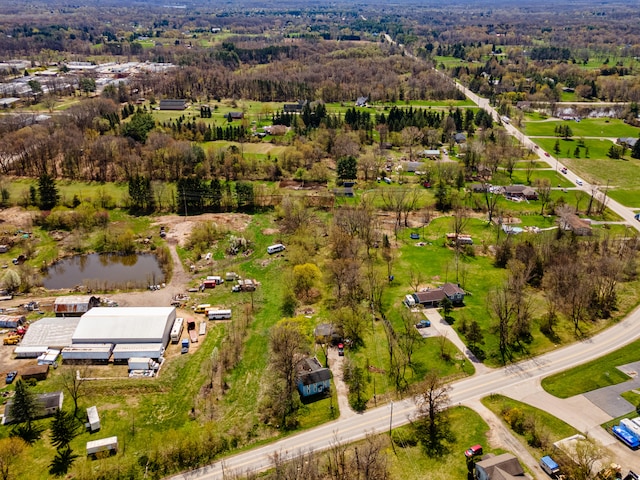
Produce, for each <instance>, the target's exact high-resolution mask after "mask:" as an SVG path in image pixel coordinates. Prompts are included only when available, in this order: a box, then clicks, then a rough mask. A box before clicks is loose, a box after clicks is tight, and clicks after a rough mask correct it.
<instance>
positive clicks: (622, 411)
mask: <svg viewBox="0 0 640 480" xmlns="http://www.w3.org/2000/svg"><path fill="white" fill-rule="evenodd" d="M618 369H619V370H620V371H622V372H624V373H626V374H627V375H629V376H631V377H632V380H628V381H626V382H623V383H619V384H617V385H611V386H610V387H604V388H599V389H598V390H593V391H591V392H587V393H585V394H584V397H585V398H587V399H589V401H591V402H592V403H593V404H594V405H597V406H598V407H599V408H601V409H602V410H604V411H605V412H607V413H608V414H609V415H611V416H612V417H613V418H616V417H620V416H622V415H626V414H627V413H630V412H633V411H634V410H635V409H636V407H635V405H632V404H631V403H629V402H628V401H626V400H625V399H624V398H622V397H621V396H620V394H621V393H624V392H628V391H629V390H638V389H640V378H638V375H637V372H638V371H639V370H640V362H634V363H630V364H628V365H622V366H620V367H618ZM633 377H635V378H633Z"/></svg>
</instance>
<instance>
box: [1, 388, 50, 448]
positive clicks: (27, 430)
mask: <svg viewBox="0 0 640 480" xmlns="http://www.w3.org/2000/svg"><path fill="white" fill-rule="evenodd" d="M9 411H10V415H11V418H12V419H13V421H14V422H16V423H18V424H19V425H18V426H17V427H16V429H15V430H14V434H15V435H16V436H18V437H21V438H22V439H23V440H24V441H25V442H27V443H29V444H31V443H33V442H35V441H36V440H37V439H38V438H40V434H41V433H42V431H41V430H40V429H39V428H37V427H36V426H35V425H34V424H33V421H34V420H35V419H36V418H38V417H39V416H40V412H41V411H42V405H41V404H40V402H39V401H38V398H37V397H36V395H35V394H34V393H33V392H31V391H30V390H29V387H28V385H27V384H26V383H25V382H24V381H23V380H22V379H20V380H18V381H17V382H16V389H15V394H14V396H13V402H12V404H11V408H10V410H9Z"/></svg>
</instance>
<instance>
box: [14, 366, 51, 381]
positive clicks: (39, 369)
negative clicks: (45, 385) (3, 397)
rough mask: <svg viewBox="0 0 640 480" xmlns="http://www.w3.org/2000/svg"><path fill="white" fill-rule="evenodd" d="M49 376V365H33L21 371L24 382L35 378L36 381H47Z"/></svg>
mask: <svg viewBox="0 0 640 480" xmlns="http://www.w3.org/2000/svg"><path fill="white" fill-rule="evenodd" d="M48 375H49V365H32V366H30V367H26V368H24V369H22V370H20V377H21V378H22V379H23V380H29V379H31V378H34V379H36V380H46V379H47V376H48Z"/></svg>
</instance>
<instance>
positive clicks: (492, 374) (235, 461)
mask: <svg viewBox="0 0 640 480" xmlns="http://www.w3.org/2000/svg"><path fill="white" fill-rule="evenodd" d="M637 338H640V309H636V310H634V311H633V312H632V313H631V314H630V315H629V316H628V317H627V318H626V319H625V320H624V321H622V322H620V323H618V324H617V325H615V326H613V327H611V328H609V329H608V330H606V331H604V332H602V333H600V334H598V335H597V336H595V337H593V338H590V339H587V340H584V341H581V342H578V343H576V344H573V345H570V346H567V347H563V348H559V349H557V350H555V351H552V352H550V353H548V354H545V355H542V356H540V357H536V358H532V359H530V360H526V361H522V362H519V363H516V364H514V365H509V366H507V367H505V368H500V369H496V370H490V371H487V372H486V373H484V374H481V375H476V376H474V377H471V378H468V379H465V380H461V381H459V382H456V383H454V384H453V385H452V391H451V400H452V404H454V405H455V404H458V403H469V404H473V402H474V401H476V400H477V399H479V398H482V397H485V396H487V395H489V394H491V393H504V394H506V395H510V396H516V397H519V396H521V395H519V394H518V392H519V391H521V392H529V391H530V389H531V385H536V384H537V382H539V379H540V378H542V377H545V376H547V375H549V374H552V373H556V372H559V371H561V370H564V369H567V368H571V367H573V366H575V365H578V364H580V363H583V362H584V361H586V360H588V359H591V358H597V357H599V356H601V355H605V354H607V353H609V352H612V351H614V350H616V349H618V348H620V347H621V346H622V345H624V344H626V343H629V342H631V341H633V340H635V339H637ZM549 397H550V398H551V399H552V400H549V401H551V402H557V404H558V405H563V406H564V405H566V404H565V403H562V402H563V401H561V400H557V399H556V400H553V399H554V398H555V397H551V396H549ZM558 408H559V407H558ZM563 408H564V407H563ZM553 409H554V405H552V404H550V403H547V404H546V405H545V410H547V411H552V410H553ZM414 413H415V405H414V403H413V401H411V400H410V399H407V400H403V401H400V402H395V403H394V404H393V415H392V412H391V407H390V406H389V405H387V406H383V407H379V408H375V409H372V410H369V411H367V412H365V413H364V414H361V415H355V416H352V417H349V418H345V419H339V420H336V421H333V422H331V423H328V424H325V425H322V426H320V427H317V428H314V429H312V430H307V431H305V432H301V433H298V434H296V435H293V436H291V437H287V438H284V439H281V440H279V441H277V442H274V443H272V444H270V445H266V446H263V447H259V448H255V449H252V450H249V451H247V452H244V453H240V454H238V455H234V456H232V457H228V458H226V459H224V460H223V461H221V462H216V463H214V464H212V465H210V466H208V467H205V468H202V469H199V470H194V471H192V472H188V473H185V474H181V475H177V476H175V477H172V478H173V479H176V480H177V479H182V480H186V479H200V480H222V479H223V478H224V472H225V471H226V472H227V474H229V473H230V472H239V473H240V472H241V473H246V472H256V471H261V470H264V469H267V468H269V467H270V466H271V458H272V456H273V455H274V454H278V455H280V456H281V457H282V458H293V457H295V456H297V455H298V454H299V453H302V452H309V451H312V450H325V449H327V448H329V447H330V446H331V445H332V444H334V443H335V442H336V441H339V442H344V443H349V442H353V441H356V440H360V439H362V438H364V437H365V436H366V434H367V433H369V432H385V431H388V429H389V426H390V425H391V426H393V427H394V428H395V427H398V426H400V425H404V424H406V423H408V422H409V419H410V418H411V417H412V415H413V414H414ZM584 427H587V429H588V430H589V433H590V434H591V435H593V436H595V437H596V438H597V439H598V440H600V441H603V443H607V444H612V443H613V441H612V437H611V436H609V435H607V434H606V433H604V431H602V430H601V429H600V431H598V429H597V428H593V425H591V422H588V424H585V425H584ZM613 446H614V447H616V446H617V445H616V444H615V443H613ZM636 461H638V459H637V458H636Z"/></svg>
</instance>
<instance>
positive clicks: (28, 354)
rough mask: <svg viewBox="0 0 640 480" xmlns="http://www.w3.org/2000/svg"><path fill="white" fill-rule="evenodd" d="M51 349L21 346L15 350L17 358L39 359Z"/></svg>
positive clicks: (41, 346)
mask: <svg viewBox="0 0 640 480" xmlns="http://www.w3.org/2000/svg"><path fill="white" fill-rule="evenodd" d="M48 349H49V347H47V346H46V345H34V346H32V347H29V346H25V347H23V346H20V347H16V348H15V349H14V350H13V353H14V354H15V356H16V358H38V357H39V356H40V355H42V354H43V353H45V352H46V351H47V350H48Z"/></svg>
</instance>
